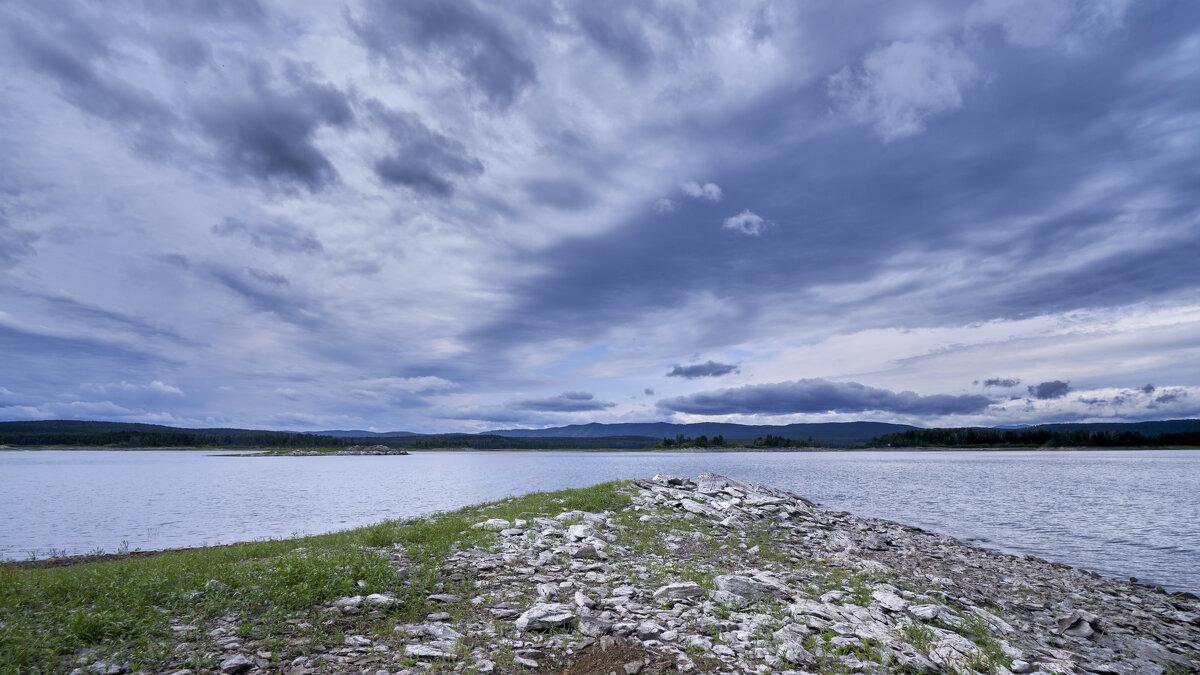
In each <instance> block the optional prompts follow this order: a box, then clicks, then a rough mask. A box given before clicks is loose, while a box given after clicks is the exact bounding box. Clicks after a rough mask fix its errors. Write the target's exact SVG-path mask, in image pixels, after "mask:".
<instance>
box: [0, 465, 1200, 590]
mask: <svg viewBox="0 0 1200 675" xmlns="http://www.w3.org/2000/svg"><path fill="white" fill-rule="evenodd" d="M704 471H712V472H715V473H721V474H725V475H728V476H731V477H734V478H739V479H742V480H751V481H757V482H761V483H766V484H769V485H773V486H777V487H781V488H784V489H787V490H791V491H793V492H796V493H797V494H800V495H802V496H805V497H807V498H809V499H811V500H813V501H815V502H817V503H819V504H821V505H822V506H824V507H825V508H832V509H838V510H845V511H851V512H853V513H856V514H859V515H864V516H875V517H880V518H887V519H889V520H894V521H898V522H901V523H906V524H909V525H916V526H918V527H922V528H925V529H928V530H931V531H935V532H942V533H946V534H950V535H952V536H955V537H958V538H960V539H964V540H972V541H975V542H976V543H979V544H980V545H983V546H987V547H989V548H992V549H996V550H1001V551H1005V552H1008V553H1026V554H1031V555H1036V556H1040V557H1043V558H1048V559H1051V560H1056V561H1060V562H1064V563H1067V564H1070V565H1076V566H1079V567H1083V568H1085V569H1090V570H1093V571H1096V572H1098V573H1100V574H1103V575H1106V576H1110V577H1119V578H1125V577H1129V576H1136V577H1139V578H1140V579H1141V580H1142V581H1143V582H1148V583H1157V584H1162V585H1163V586H1166V587H1167V588H1170V589H1172V590H1182V589H1188V588H1195V587H1197V586H1200V451H1063V452H1057V451H1055V452H1047V451H1036V452H1035V451H1030V452H1024V451H1021V452H1015V451H997V452H990V451H972V452H805V453H720V454H690V453H648V452H421V453H417V454H413V455H409V456H390V457H270V458H267V457H261V458H260V457H246V458H234V457H220V456H214V455H211V454H209V453H204V452H182V451H176V452H157V451H152V452H118V451H37V452H0V478H2V481H3V482H2V483H0V485H2V486H3V487H0V558H9V559H23V558H28V557H30V556H31V555H36V556H38V557H44V556H47V555H50V554H52V553H54V552H65V553H69V554H75V553H90V552H93V551H96V550H97V549H103V550H105V551H108V552H112V551H115V550H117V549H119V548H121V547H122V546H128V547H129V548H131V549H139V548H140V549H143V550H150V549H159V548H170V547H176V546H200V545H204V544H218V543H231V542H235V541H248V540H254V539H262V538H268V537H288V536H292V535H297V534H316V533H321V532H328V531H331V530H338V529H346V528H351V527H357V526H361V525H366V524H370V523H375V522H378V521H380V520H384V519H387V518H403V517H409V516H416V515H421V514H426V513H431V512H434V511H444V510H447V509H453V508H457V507H460V506H465V505H468V504H475V503H479V502H483V501H490V500H494V499H499V498H501V497H505V496H508V495H515V494H523V493H526V492H532V491H536V490H557V489H561V488H567V487H581V486H585V485H592V484H595V483H598V482H602V481H606V480H612V479H617V478H637V477H650V476H652V475H654V474H655V473H674V474H679V475H684V476H691V477H695V476H696V475H698V474H700V473H702V472H704Z"/></svg>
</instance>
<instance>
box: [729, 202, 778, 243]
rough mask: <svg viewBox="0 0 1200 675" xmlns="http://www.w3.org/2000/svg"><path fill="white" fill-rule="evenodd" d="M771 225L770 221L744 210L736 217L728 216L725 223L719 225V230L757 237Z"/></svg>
mask: <svg viewBox="0 0 1200 675" xmlns="http://www.w3.org/2000/svg"><path fill="white" fill-rule="evenodd" d="M772 225H774V223H772V222H771V221H769V220H764V219H763V217H762V216H760V215H758V214H757V213H755V212H753V211H751V210H750V209H746V210H745V211H742V212H741V213H739V214H737V215H736V216H730V217H728V218H726V219H725V222H724V223H722V224H721V229H723V230H733V231H734V232H741V233H742V234H748V235H752V236H755V237H757V236H759V235H761V234H762V233H763V232H765V231H766V230H767V229H768V228H770V227H771V226H772Z"/></svg>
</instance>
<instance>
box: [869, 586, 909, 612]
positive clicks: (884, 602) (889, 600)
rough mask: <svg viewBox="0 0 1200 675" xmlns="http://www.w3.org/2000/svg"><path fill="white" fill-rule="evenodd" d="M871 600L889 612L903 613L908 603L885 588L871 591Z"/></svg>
mask: <svg viewBox="0 0 1200 675" xmlns="http://www.w3.org/2000/svg"><path fill="white" fill-rule="evenodd" d="M871 599H872V600H874V601H875V602H878V603H879V605H880V606H881V607H883V608H884V609H886V610H887V611H889V612H903V611H904V609H905V608H906V607H908V601H906V600H905V599H904V598H902V597H900V596H899V595H896V593H895V592H894V591H892V590H890V589H886V588H877V589H875V590H874V591H871Z"/></svg>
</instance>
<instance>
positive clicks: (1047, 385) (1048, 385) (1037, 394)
mask: <svg viewBox="0 0 1200 675" xmlns="http://www.w3.org/2000/svg"><path fill="white" fill-rule="evenodd" d="M1028 389H1029V395H1030V396H1032V397H1034V398H1036V399H1042V400H1045V399H1051V398H1062V397H1064V396H1066V395H1067V392H1069V391H1071V384H1070V383H1069V382H1063V381H1062V380H1052V381H1050V382H1042V383H1041V384H1031V385H1029V387H1028Z"/></svg>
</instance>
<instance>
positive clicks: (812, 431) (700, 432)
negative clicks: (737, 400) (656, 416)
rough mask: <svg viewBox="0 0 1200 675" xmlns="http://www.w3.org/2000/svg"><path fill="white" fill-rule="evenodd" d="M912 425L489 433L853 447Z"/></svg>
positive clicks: (636, 426) (637, 426)
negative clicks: (765, 439)
mask: <svg viewBox="0 0 1200 675" xmlns="http://www.w3.org/2000/svg"><path fill="white" fill-rule="evenodd" d="M917 428H919V427H914V426H912V425H909V424H888V423H886V422H821V423H809V424H778V425H767V424H761V425H760V424H731V423H728V422H696V423H693V424H671V423H670V422H646V423H638V422H622V423H618V424H601V423H599V422H592V423H591V424H570V425H567V426H565V427H550V428H548V429H500V430H497V431H488V432H485V433H487V434H492V435H496V436H509V437H518V438H547V437H550V438H596V437H599V436H650V437H652V438H674V437H675V436H678V435H679V434H683V435H684V436H687V437H689V438H695V437H697V436H708V437H709V438H712V437H713V436H724V437H725V439H726V440H729V441H753V440H754V439H756V438H759V437H760V436H766V435H767V434H771V435H774V436H783V437H784V438H790V439H792V440H797V441H806V440H808V439H809V438H812V440H813V441H815V442H818V443H821V444H825V445H835V446H838V445H842V446H844V445H854V444H855V443H864V442H866V441H869V440H871V439H872V438H875V437H876V436H882V435H884V434H893V433H898V432H901V431H907V430H909V429H917Z"/></svg>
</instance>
